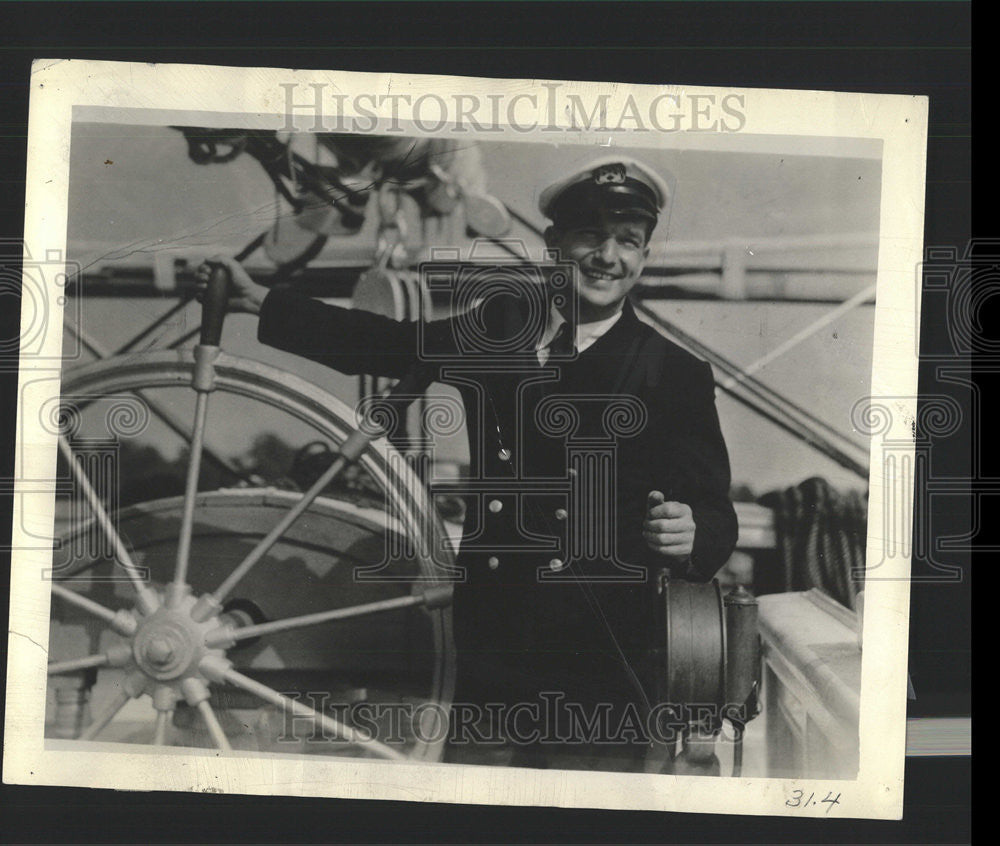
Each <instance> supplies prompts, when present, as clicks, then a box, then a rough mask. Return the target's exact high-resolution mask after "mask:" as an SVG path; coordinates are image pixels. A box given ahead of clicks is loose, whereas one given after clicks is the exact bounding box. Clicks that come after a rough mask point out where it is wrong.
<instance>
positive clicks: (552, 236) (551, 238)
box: [542, 226, 559, 249]
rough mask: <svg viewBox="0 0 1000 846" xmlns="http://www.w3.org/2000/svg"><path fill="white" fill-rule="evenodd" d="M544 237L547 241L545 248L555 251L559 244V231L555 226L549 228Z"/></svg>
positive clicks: (543, 234)
mask: <svg viewBox="0 0 1000 846" xmlns="http://www.w3.org/2000/svg"><path fill="white" fill-rule="evenodd" d="M542 237H543V238H544V239H545V246H546V247H548V248H549V249H554V248H555V246H556V244H558V243H559V230H558V229H556V228H555V226H549V227H548V228H547V229H546V230H545V231H544V232H543V233H542Z"/></svg>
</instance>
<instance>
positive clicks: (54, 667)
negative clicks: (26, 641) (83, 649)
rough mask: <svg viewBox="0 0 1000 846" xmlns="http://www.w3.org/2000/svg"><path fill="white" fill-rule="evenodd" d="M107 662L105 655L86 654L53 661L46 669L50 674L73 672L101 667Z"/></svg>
mask: <svg viewBox="0 0 1000 846" xmlns="http://www.w3.org/2000/svg"><path fill="white" fill-rule="evenodd" d="M107 663H108V656H107V655H88V656H87V657H86V658H74V659H72V660H70V661H53V662H52V663H51V664H49V666H48V668H47V670H48V674H49V675H50V676H55V675H59V674H60V673H75V672H77V671H78V670H87V669H89V668H90V667H103V666H105V665H106V664H107Z"/></svg>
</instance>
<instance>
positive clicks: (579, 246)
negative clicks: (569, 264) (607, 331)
mask: <svg viewBox="0 0 1000 846" xmlns="http://www.w3.org/2000/svg"><path fill="white" fill-rule="evenodd" d="M647 226H648V224H647V222H646V221H645V220H644V219H643V218H640V217H621V216H615V215H609V214H606V213H603V212H602V213H600V214H596V215H594V216H593V218H592V219H588V220H586V221H585V222H580V223H573V224H570V225H565V224H563V225H554V226H551V227H550V228H549V229H548V230H547V231H546V233H545V241H546V244H547V245H548V246H549V247H550V248H553V249H556V250H558V251H559V255H560V257H561V259H562V260H563V261H574V262H576V264H577V266H578V267H579V269H580V270H579V274H578V275H577V293H578V295H579V306H580V322H581V323H591V322H594V321H596V320H604V319H605V318H608V317H611V316H612V315H613V314H615V313H617V311H618V310H619V309H620V308H621V306H622V301H623V300H624V299H625V296H626V295H627V294H628V292H629V291H631V290H632V288H633V287H634V286H635V284H636V282H638V281H639V277H640V276H641V275H642V270H643V267H645V264H646V258H647V257H648V256H649V244H648V243H647Z"/></svg>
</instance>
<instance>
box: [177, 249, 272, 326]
mask: <svg viewBox="0 0 1000 846" xmlns="http://www.w3.org/2000/svg"><path fill="white" fill-rule="evenodd" d="M220 264H221V265H223V266H224V267H226V268H227V269H228V270H229V277H230V279H231V283H230V295H229V303H228V305H227V306H226V310H227V311H229V312H243V313H244V314H260V307H261V304H262V303H263V302H264V297H266V296H267V292H268V289H267V288H265V287H264V286H263V285H258V284H257V283H256V282H254V281H253V279H251V278H250V274H248V273H247V272H246V271H245V270H244V269H243V265H241V264H240V263H239V262H238V261H236V259H232V258H228V257H227V256H212V257H211V258H210V259H208V260H207V261H204V262H202V263H201V264H200V265H199V267H198V270H197V271H196V272H195V286H196V288H197V291H198V293H197V294H196V295H195V299H197V300H198V302H201V301H202V297H204V295H205V289H206V288H207V287H208V280H209V279H210V278H211V276H212V271H214V270H215V268H216V267H217V266H218V265H220Z"/></svg>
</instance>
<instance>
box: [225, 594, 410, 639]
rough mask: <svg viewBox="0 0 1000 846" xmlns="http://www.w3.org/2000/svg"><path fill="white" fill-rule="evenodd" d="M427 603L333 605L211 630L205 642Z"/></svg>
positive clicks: (403, 600)
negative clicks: (316, 612)
mask: <svg viewBox="0 0 1000 846" xmlns="http://www.w3.org/2000/svg"><path fill="white" fill-rule="evenodd" d="M425 602H426V600H425V598H424V597H423V596H422V595H417V596H400V597H396V598H395V599H383V600H380V601H379V602H369V603H366V604H365V605H351V606H349V607H347V608H334V609H332V610H330V611H321V612H319V613H318V614H303V615H302V616H301V617H288V618H286V619H284V620H274V621H272V622H268V623H260V624H258V625H255V626H242V627H240V628H238V629H229V630H223V631H219V632H213V633H211V634H210V635H209V636H208V637H207V639H206V644H207V645H208V646H210V647H215V646H222V645H223V644H227V643H229V642H231V641H239V640H246V639H247V638H250V637H260V636H261V635H269V634H274V633H275V632H284V631H288V630H289V629H302V628H305V627H306V626H318V625H320V624H321V623H330V622H333V621H334V620H347V619H350V618H352V617H362V616H364V615H366V614H379V613H381V612H383V611H395V610H397V609H399V608H412V607H413V606H415V605H423V604H424V603H425Z"/></svg>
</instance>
